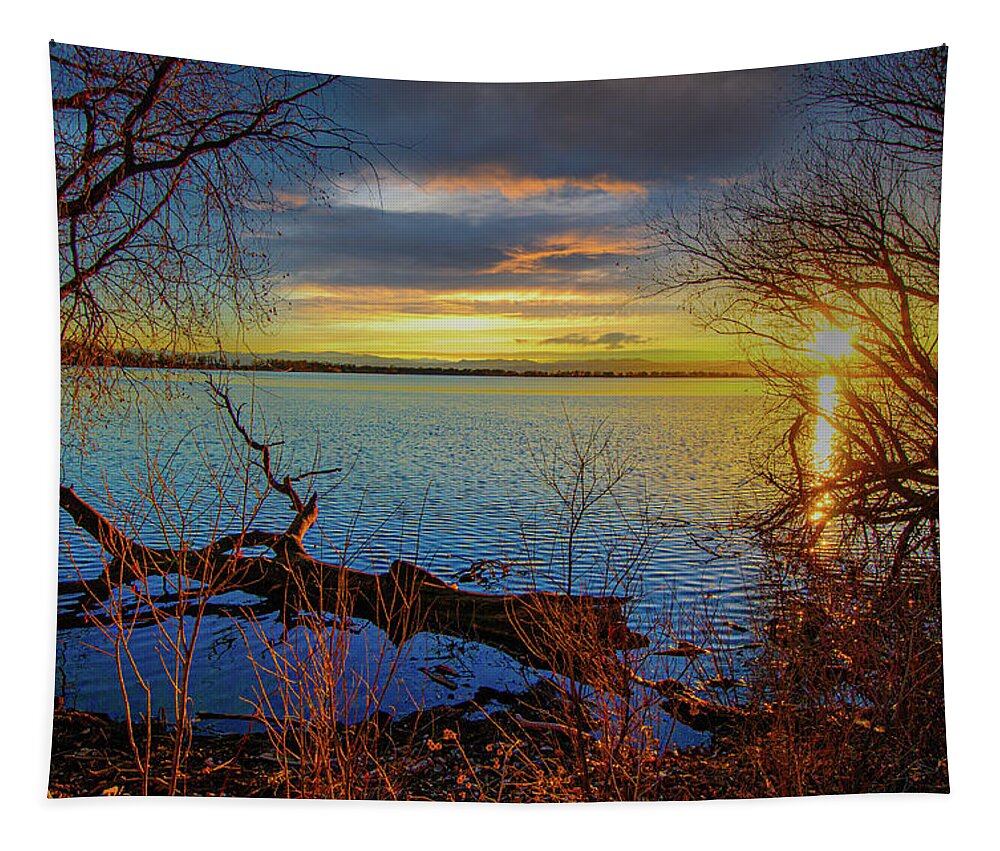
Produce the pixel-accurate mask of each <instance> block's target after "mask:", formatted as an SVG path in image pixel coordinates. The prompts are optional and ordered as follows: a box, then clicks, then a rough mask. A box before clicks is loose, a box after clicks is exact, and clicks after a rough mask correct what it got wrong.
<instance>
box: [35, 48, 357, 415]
mask: <svg viewBox="0 0 1000 851" xmlns="http://www.w3.org/2000/svg"><path fill="white" fill-rule="evenodd" d="M51 64H52V106H53V114H54V127H55V154H56V181H57V204H58V215H59V251H60V285H59V295H60V307H61V340H62V352H63V363H64V364H67V365H71V367H72V369H73V370H74V372H73V374H72V380H70V381H67V382H66V389H67V392H68V393H69V395H70V397H71V401H70V404H71V408H72V409H73V410H76V411H77V412H78V411H79V410H80V409H81V408H83V409H84V410H85V409H86V405H87V404H88V401H87V400H88V399H89V400H90V401H93V398H94V397H95V393H96V398H98V399H100V398H101V397H102V390H103V389H106V387H105V386H104V385H105V384H106V382H107V381H109V380H110V379H111V378H112V377H113V376H114V375H115V371H107V370H102V369H100V367H103V366H109V365H114V364H116V363H117V362H118V358H119V357H120V354H121V353H122V352H123V351H126V350H129V349H132V350H140V349H141V350H147V351H148V350H159V351H163V350H168V351H172V352H173V351H178V350H180V351H184V350H197V348H198V347H207V348H208V349H213V348H216V347H218V340H219V336H220V329H221V328H222V327H223V326H226V325H228V326H230V327H232V328H236V329H238V328H240V327H245V326H246V325H247V324H250V323H255V322H260V321H264V320H266V318H267V317H268V315H269V314H270V311H272V310H273V307H274V305H273V303H272V301H271V300H270V298H269V294H270V293H269V286H268V276H267V275H268V257H267V254H266V253H265V252H262V251H261V250H260V247H259V243H257V244H255V239H256V238H257V237H260V236H262V235H263V234H262V230H263V228H264V226H265V225H266V224H267V214H268V212H269V211H274V210H275V209H277V208H279V207H280V204H281V202H282V197H283V195H282V192H283V190H287V189H288V188H289V187H301V185H302V184H303V183H307V182H309V181H313V187H312V188H313V189H315V190H317V191H322V189H323V186H322V185H317V183H318V182H317V181H315V180H314V179H315V178H319V177H327V178H329V177H330V176H331V175H330V174H329V169H330V167H331V164H332V163H335V162H336V160H335V157H336V156H337V155H338V154H339V155H341V157H347V158H348V159H351V160H354V161H357V160H361V161H364V162H366V163H368V164H370V162H371V161H370V159H368V156H369V155H371V154H372V152H373V151H374V150H375V149H374V148H372V147H371V146H370V142H369V140H368V139H367V138H366V137H365V136H364V135H363V134H362V133H360V132H358V131H355V130H352V129H349V128H347V127H345V126H343V125H341V124H340V123H339V122H338V120H337V119H336V117H335V116H334V115H333V114H332V112H331V108H330V101H329V100H328V99H326V97H327V94H328V93H329V92H330V90H331V87H332V86H333V84H334V83H335V80H336V78H335V77H329V76H320V75H315V74H300V73H289V72H282V71H269V70H266V69H257V68H244V67H239V66H231V65H224V64H220V63H212V62H197V61H188V60H182V59H176V58H172V57H164V56H150V55H145V54H135V53H124V52H120V51H112V50H99V49H94V48H88V47H77V46H72V45H63V44H56V43H53V44H52V45H51ZM366 152H367V153H366ZM341 164H343V160H341ZM326 185H327V186H329V185H330V184H326Z"/></svg>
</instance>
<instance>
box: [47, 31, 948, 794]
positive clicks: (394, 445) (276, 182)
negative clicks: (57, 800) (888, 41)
mask: <svg viewBox="0 0 1000 851" xmlns="http://www.w3.org/2000/svg"><path fill="white" fill-rule="evenodd" d="M946 56H947V51H946V49H945V48H944V47H936V48H931V49H927V50H919V51H914V52H909V53H900V54H891V55H883V56H874V57H868V58H862V59H852V60H847V61H842V62H828V63H821V64H816V65H808V66H796V67H781V68H767V69H758V70H749V71H728V72H723V73H716V74H703V75H691V76H675V77H653V78H641V79H609V80H594V81H583V82H559V83H516V84H513V83H512V84H499V83H488V84H486V83H483V84H480V83H456V82H413V81H405V80H386V79H359V78H347V77H343V76H332V75H326V74H314V73H300V72H290V71H279V70H270V69H265V68H253V67H242V66H232V65H225V64H220V63H214V62H205V61H194V60H185V59H179V58H173V57H165V56H152V55H145V54H137V53H128V52H122V51H116V50H105V49H95V48H89V47H80V46H74V45H69V44H60V43H53V44H52V45H51V69H52V96H53V101H52V103H53V115H54V128H55V160H56V192H57V205H58V221H59V274H60V280H59V296H60V299H59V304H60V317H59V321H60V331H61V355H62V357H61V363H62V388H61V405H62V411H61V415H62V430H61V449H60V459H61V465H60V477H61V484H60V489H59V505H60V509H61V510H60V548H59V565H58V569H59V585H58V636H57V665H56V682H55V710H54V712H55V714H54V727H53V747H52V761H51V771H50V789H49V794H50V795H51V796H53V797H78V796H102V795H187V796H194V795H223V794H224V795H230V796H268V797H282V798H332V799H345V798H350V799H385V800H415V799H419V800H428V799H430V800H434V801H478V802H582V801H620V800H636V801H662V800H677V799H706V798H746V797H770V796H801V795H817V794H837V793H863V792H893V791H896V792H908V791H923V792H947V791H948V768H947V756H946V743H945V721H944V697H943V694H944V692H943V673H942V655H941V645H942V640H941V597H940V557H939V553H940V531H939V522H938V438H937V411H938V395H937V388H938V352H937V319H938V307H937V305H938V260H939V225H940V217H939V207H940V194H941V153H942V139H943V124H944V94H945V67H946Z"/></svg>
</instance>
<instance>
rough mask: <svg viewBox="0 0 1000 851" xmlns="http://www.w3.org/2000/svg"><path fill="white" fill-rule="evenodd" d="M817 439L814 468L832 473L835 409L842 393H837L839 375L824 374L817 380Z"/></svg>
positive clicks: (820, 471)
mask: <svg viewBox="0 0 1000 851" xmlns="http://www.w3.org/2000/svg"><path fill="white" fill-rule="evenodd" d="M816 391H817V399H816V408H817V416H816V439H815V441H814V443H813V470H814V471H815V472H816V473H817V474H819V475H820V476H827V475H829V473H830V464H831V461H832V458H833V442H834V436H835V434H836V429H835V428H834V426H833V419H834V411H835V410H836V408H837V401H838V400H839V398H840V394H839V393H837V377H836V376H834V375H822V376H820V377H819V378H818V379H817V381H816Z"/></svg>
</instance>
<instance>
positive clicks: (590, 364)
mask: <svg viewBox="0 0 1000 851" xmlns="http://www.w3.org/2000/svg"><path fill="white" fill-rule="evenodd" d="M222 356H223V357H224V358H225V360H226V361H227V362H228V363H232V364H238V365H240V366H250V365H252V364H254V363H261V362H265V363H266V362H273V361H298V362H313V363H325V364H340V365H343V366H356V367H376V368H399V369H461V370H470V371H471V370H502V371H504V372H511V373H519V372H532V373H539V372H542V373H566V372H587V373H602V372H614V373H617V374H619V375H620V374H622V373H654V372H655V373H663V372H675V373H706V374H724V375H733V374H746V375H750V374H751V373H750V370H749V368H748V367H747V365H746V364H745V363H742V362H740V361H683V362H679V363H665V362H663V361H652V360H646V359H643V358H604V359H597V358H594V359H589V360H559V361H534V360H528V359H524V358H522V359H508V358H481V359H470V358H462V359H460V360H444V359H442V358H394V357H382V356H380V355H355V354H348V353H346V352H293V351H279V352H268V353H266V354H249V353H235V352H224V353H223V355H222ZM206 357H214V358H218V357H219V355H218V353H215V354H208V353H206Z"/></svg>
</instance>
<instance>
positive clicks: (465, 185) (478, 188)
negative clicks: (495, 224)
mask: <svg viewBox="0 0 1000 851" xmlns="http://www.w3.org/2000/svg"><path fill="white" fill-rule="evenodd" d="M424 186H425V188H427V189H430V190H432V191H433V190H437V191H441V192H468V193H472V194H478V193H484V192H499V193H500V194H501V195H502V196H503V197H504V198H506V199H507V200H508V201H520V200H523V199H525V198H531V197H534V196H537V195H545V194H547V193H549V192H561V191H564V190H566V189H582V190H584V191H588V192H605V193H607V194H609V195H645V194H646V187H645V186H643V185H642V184H641V183H636V182H634V181H631V180H620V179H618V178H615V177H610V176H608V175H606V174H597V175H594V176H593V177H532V176H528V175H516V174H512V173H511V172H510V171H509V170H508V169H506V168H504V167H503V166H483V167H481V168H476V169H473V170H472V171H469V172H466V173H464V174H439V175H435V176H434V177H431V178H429V179H428V180H427V181H425V182H424Z"/></svg>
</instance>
